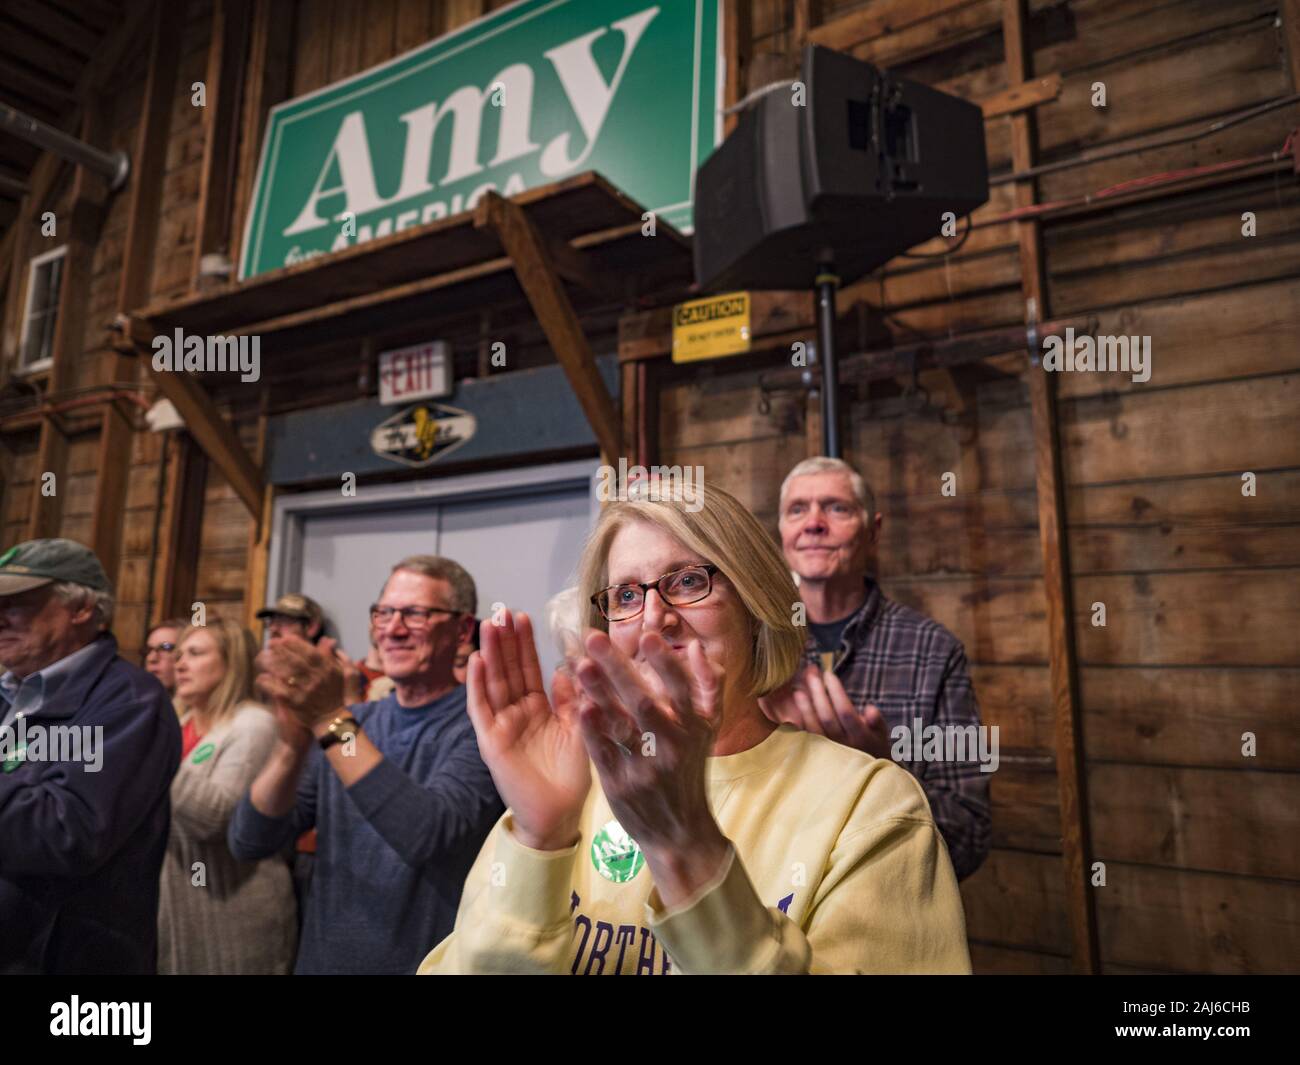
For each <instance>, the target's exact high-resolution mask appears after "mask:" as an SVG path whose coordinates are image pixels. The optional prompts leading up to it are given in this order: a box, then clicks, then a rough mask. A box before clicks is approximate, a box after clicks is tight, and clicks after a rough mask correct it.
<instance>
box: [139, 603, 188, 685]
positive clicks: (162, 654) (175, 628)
mask: <svg viewBox="0 0 1300 1065" xmlns="http://www.w3.org/2000/svg"><path fill="white" fill-rule="evenodd" d="M184 631H185V622H183V621H181V620H180V619H179V618H176V619H173V620H170V621H163V622H160V623H159V625H158V627H157V628H156V629H154V630H152V631H151V632H150V633H149V638H148V639H147V640H145V644H144V668H145V671H146V672H148V673H152V674H153V675H154V676H155V677H157V678H158V683H159V684H161V685H162V686H163V687H164V688H166V689H167V694H168V695H169V696H170V695H175V694H176V641H177V640H179V639H180V637H181V633H182V632H184Z"/></svg>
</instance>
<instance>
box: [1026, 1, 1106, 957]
mask: <svg viewBox="0 0 1300 1065" xmlns="http://www.w3.org/2000/svg"><path fill="white" fill-rule="evenodd" d="M1025 2H1026V0H1003V5H1002V17H1003V30H1002V32H1003V40H1004V42H1005V48H1006V62H1007V84H1008V85H1012V86H1014V85H1018V84H1021V83H1023V82H1025V81H1026V80H1027V79H1028V78H1029V76H1030V74H1031V71H1030V62H1031V54H1030V51H1029V46H1028V42H1027V40H1026V36H1025V24H1026V22H1027V19H1026V12H1025ZM1011 147H1012V153H1011V154H1012V162H1013V166H1014V168H1015V169H1016V170H1027V169H1028V168H1030V167H1032V166H1033V165H1034V154H1035V138H1034V116H1033V112H1032V111H1019V112H1017V113H1015V114H1013V115H1012V116H1011ZM1015 199H1016V206H1017V207H1025V206H1029V205H1030V204H1032V203H1033V202H1034V199H1035V191H1034V184H1033V180H1032V179H1030V180H1027V181H1019V182H1017V183H1016V186H1015ZM1016 229H1017V233H1018V236H1019V241H1020V265H1021V285H1022V289H1023V291H1024V296H1025V304H1026V307H1027V313H1026V318H1027V320H1028V321H1029V322H1030V323H1037V322H1040V321H1042V320H1044V319H1045V318H1046V317H1048V314H1049V308H1048V306H1047V285H1046V268H1045V265H1044V262H1043V250H1042V242H1041V234H1040V233H1039V226H1038V223H1037V222H1036V221H1032V220H1031V221H1022V222H1018V223H1017V224H1016ZM1028 378H1029V393H1030V404H1031V410H1032V417H1033V428H1034V464H1035V469H1036V474H1037V489H1038V531H1039V538H1040V541H1041V546H1042V552H1043V589H1044V592H1045V594H1046V597H1047V629H1048V659H1049V667H1050V668H1049V672H1050V676H1051V690H1052V706H1053V711H1054V720H1055V733H1056V780H1057V789H1058V792H1059V795H1060V811H1061V851H1062V853H1061V858H1062V862H1063V865H1064V869H1063V873H1064V876H1065V902H1066V908H1067V911H1068V916H1069V921H1070V938H1071V942H1072V947H1073V959H1074V968H1075V970H1076V971H1077V972H1082V973H1090V974H1095V973H1099V972H1100V971H1101V961H1100V957H1099V952H1098V941H1097V909H1096V903H1095V900H1094V898H1093V894H1092V888H1091V874H1092V869H1091V865H1092V843H1091V838H1090V833H1089V830H1088V797H1087V777H1086V774H1085V771H1084V766H1083V735H1082V727H1081V726H1082V722H1081V715H1080V711H1079V698H1078V690H1079V687H1078V663H1077V661H1076V657H1075V649H1074V628H1073V625H1074V612H1073V606H1072V602H1071V595H1070V559H1069V550H1068V547H1067V541H1066V532H1065V526H1066V516H1065V498H1064V490H1063V485H1062V475H1061V441H1060V429H1059V425H1058V423H1057V410H1056V390H1055V385H1056V379H1055V377H1053V376H1052V375H1051V374H1049V373H1047V371H1046V370H1044V369H1043V368H1042V366H1041V365H1039V364H1038V361H1037V359H1035V360H1033V362H1032V363H1031V365H1030V367H1029V369H1028Z"/></svg>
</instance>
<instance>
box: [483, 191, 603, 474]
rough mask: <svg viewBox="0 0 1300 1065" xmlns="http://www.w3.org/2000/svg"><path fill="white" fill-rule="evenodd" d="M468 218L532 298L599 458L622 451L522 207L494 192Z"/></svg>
mask: <svg viewBox="0 0 1300 1065" xmlns="http://www.w3.org/2000/svg"><path fill="white" fill-rule="evenodd" d="M474 224H475V226H477V227H478V228H480V229H481V228H485V227H490V228H491V229H492V230H494V231H495V232H496V235H497V237H498V239H500V241H501V246H502V247H503V248H504V249H505V250H506V254H507V255H509V256H510V258H511V260H512V261H513V263H514V268H515V275H516V276H517V277H518V278H519V285H520V287H521V288H522V289H523V290H524V294H525V295H526V296H527V297H528V302H529V303H530V304H532V308H533V313H534V314H536V315H537V321H538V324H540V325H541V327H542V331H543V332H544V333H545V334H546V339H547V340H548V341H549V342H550V345H551V348H552V349H553V350H554V351H555V357H556V358H557V359H558V360H559V362H560V365H561V366H563V367H564V372H565V375H566V376H567V377H568V379H569V384H570V386H571V387H572V388H573V392H574V394H575V395H576V396H577V397H578V403H579V404H580V405H581V407H582V410H583V413H584V414H586V416H587V421H589V422H590V423H591V427H592V430H593V431H594V432H595V434H596V440H597V441H598V442H599V443H600V449H601V451H602V452H603V453H604V455H605V461H606V462H610V461H617V459H618V457H619V455H621V454H622V439H623V434H622V431H621V428H620V426H619V416H618V411H617V410H616V409H615V407H614V400H613V399H612V398H611V397H610V394H609V390H608V389H606V388H605V382H604V381H603V380H602V378H601V376H600V372H599V370H597V369H596V357H595V355H593V354H592V351H591V345H590V344H589V343H588V342H587V337H586V335H585V334H584V333H583V331H582V325H581V323H580V322H579V321H578V316H577V314H576V313H575V312H574V310H573V304H572V303H570V302H569V297H568V295H567V294H566V293H565V291H564V285H563V283H562V282H561V281H560V278H559V274H558V273H557V272H556V269H555V261H554V260H553V259H552V258H551V254H550V250H549V248H548V246H547V242H546V240H544V239H543V237H542V235H541V234H540V233H539V232H538V231H537V228H536V227H535V226H534V225H533V223H532V221H531V220H530V219H529V217H528V216H527V215H526V214H525V213H524V211H523V208H521V207H520V206H519V205H518V204H516V203H511V202H510V201H509V200H505V199H502V197H500V196H499V195H497V194H496V193H495V192H489V193H488V194H487V195H485V196H484V197H483V198H482V199H481V200H479V202H478V206H477V207H475V209H474Z"/></svg>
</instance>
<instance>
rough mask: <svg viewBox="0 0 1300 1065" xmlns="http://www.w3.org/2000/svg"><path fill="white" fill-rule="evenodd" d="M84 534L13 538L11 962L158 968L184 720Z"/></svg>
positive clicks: (38, 969) (3, 743)
mask: <svg viewBox="0 0 1300 1065" xmlns="http://www.w3.org/2000/svg"><path fill="white" fill-rule="evenodd" d="M113 607H114V601H113V590H112V587H111V585H110V584H109V581H108V578H107V576H106V575H105V574H104V569H103V567H102V566H101V565H100V564H99V560H98V559H97V558H96V557H95V555H94V553H93V552H92V551H90V550H89V549H88V548H86V547H83V546H82V545H81V544H78V543H74V542H73V541H71V540H29V541H27V542H26V543H21V544H19V545H18V546H17V547H13V548H10V549H9V550H7V551H4V552H0V662H3V663H4V664H5V666H7V667H8V668H7V672H5V673H4V675H3V676H0V972H12V973H69V974H73V973H75V974H83V973H85V974H90V973H152V972H154V971H155V967H156V959H155V955H156V943H157V928H158V877H159V873H160V871H161V868H162V859H163V853H164V851H165V850H166V847H167V830H168V823H169V820H170V816H171V807H170V788H171V781H172V777H173V776H174V775H175V773H176V769H177V766H178V765H179V763H180V756H181V736H180V726H179V724H177V721H176V714H175V712H174V711H173V710H172V707H171V702H170V700H169V699H168V698H167V693H166V692H165V691H164V690H163V688H162V686H161V685H160V684H159V683H158V681H157V680H155V679H154V678H153V677H151V676H150V675H149V674H148V673H146V672H145V671H144V670H142V669H139V668H137V667H136V666H133V665H131V664H130V663H128V662H127V661H126V660H125V659H123V658H121V657H120V656H119V655H118V653H117V641H116V640H115V639H113V637H112V635H111V634H110V633H109V632H108V628H109V626H110V625H111V624H112V621H113Z"/></svg>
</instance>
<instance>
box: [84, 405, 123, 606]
mask: <svg viewBox="0 0 1300 1065" xmlns="http://www.w3.org/2000/svg"><path fill="white" fill-rule="evenodd" d="M101 409H102V411H103V418H102V420H101V422H100V427H99V453H98V458H97V459H96V477H95V509H94V512H93V514H92V516H91V524H90V544H89V547H90V549H91V550H92V551H94V552H95V557H96V558H98V559H99V562H100V565H102V566H103V567H104V572H105V573H106V574H108V579H109V580H110V581H112V582H116V581H117V571H118V563H119V562H120V561H121V557H122V514H123V512H124V510H125V509H126V508H125V506H124V504H125V502H126V488H127V482H128V480H129V479H130V474H131V423H130V422H129V421H127V419H126V416H125V415H124V414H123V413H122V408H121V407H119V406H118V405H117V404H116V403H105V404H104V406H103V407H102V408H101Z"/></svg>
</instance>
